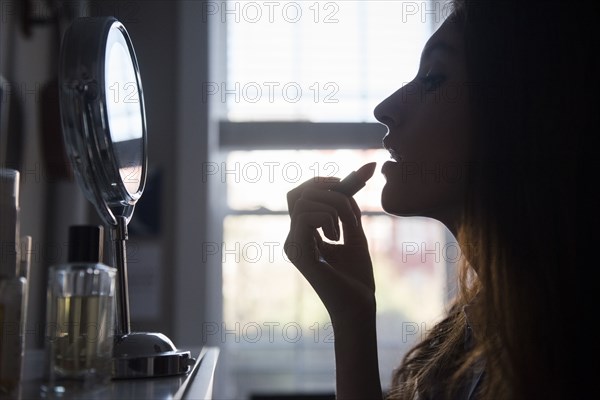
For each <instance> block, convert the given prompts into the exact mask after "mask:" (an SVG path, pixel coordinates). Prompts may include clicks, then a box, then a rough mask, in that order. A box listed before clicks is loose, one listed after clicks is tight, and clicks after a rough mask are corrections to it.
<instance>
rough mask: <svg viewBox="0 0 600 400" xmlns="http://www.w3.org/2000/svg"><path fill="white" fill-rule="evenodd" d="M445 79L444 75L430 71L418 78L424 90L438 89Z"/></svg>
mask: <svg viewBox="0 0 600 400" xmlns="http://www.w3.org/2000/svg"><path fill="white" fill-rule="evenodd" d="M445 80H446V77H445V76H444V75H439V74H438V75H435V74H430V73H428V74H427V75H425V76H424V77H422V78H420V79H419V81H420V82H421V85H423V87H424V88H425V91H426V92H433V91H434V90H436V89H438V88H439V87H440V86H442V84H443V83H444V81H445Z"/></svg>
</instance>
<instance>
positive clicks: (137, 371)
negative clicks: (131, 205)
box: [111, 216, 195, 379]
mask: <svg viewBox="0 0 600 400" xmlns="http://www.w3.org/2000/svg"><path fill="white" fill-rule="evenodd" d="M116 220H117V224H116V225H113V226H112V230H111V235H112V241H113V242H114V249H115V263H116V267H117V284H118V290H117V324H116V333H115V343H114V349H113V358H114V362H113V376H114V378H115V379H127V378H145V377H151V376H167V375H178V374H181V373H185V372H187V371H188V369H189V368H190V366H191V365H193V363H194V362H195V360H194V359H193V358H191V357H190V352H189V351H183V350H177V348H176V347H175V345H174V344H173V342H172V341H171V340H170V339H169V338H168V337H167V336H165V335H163V334H162V333H150V332H131V325H130V319H129V289H128V284H127V248H126V241H127V239H128V233H127V218H125V217H123V216H120V217H117V218H116Z"/></svg>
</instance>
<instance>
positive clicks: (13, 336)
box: [0, 168, 29, 393]
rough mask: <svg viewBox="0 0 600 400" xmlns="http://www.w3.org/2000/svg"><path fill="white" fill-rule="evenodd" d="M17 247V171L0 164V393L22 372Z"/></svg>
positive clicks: (22, 287)
mask: <svg viewBox="0 0 600 400" xmlns="http://www.w3.org/2000/svg"><path fill="white" fill-rule="evenodd" d="M28 243H29V242H28ZM20 250H21V246H20V237H19V171H17V170H13V169H5V168H0V393H12V392H13V391H14V390H15V388H16V387H17V385H18V384H19V382H20V381H21V378H22V374H23V357H24V354H25V340H24V335H23V332H24V327H25V321H26V315H27V312H26V311H27V278H26V277H25V276H22V275H23V274H24V273H25V272H26V271H25V270H23V271H21V270H22V267H27V266H22V265H21V255H20V253H21V252H20Z"/></svg>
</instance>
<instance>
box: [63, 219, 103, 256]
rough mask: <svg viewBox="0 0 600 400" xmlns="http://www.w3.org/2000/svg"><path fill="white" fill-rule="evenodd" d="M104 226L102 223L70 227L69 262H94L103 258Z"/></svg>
mask: <svg viewBox="0 0 600 400" xmlns="http://www.w3.org/2000/svg"><path fill="white" fill-rule="evenodd" d="M103 249H104V228H103V227H102V226H101V225H73V226H71V227H69V257H68V262H69V263H94V264H97V263H99V262H101V260H102V254H103Z"/></svg>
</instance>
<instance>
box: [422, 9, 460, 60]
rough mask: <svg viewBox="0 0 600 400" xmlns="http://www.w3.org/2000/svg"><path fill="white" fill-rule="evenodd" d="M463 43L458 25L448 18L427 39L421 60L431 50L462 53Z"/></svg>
mask: <svg viewBox="0 0 600 400" xmlns="http://www.w3.org/2000/svg"><path fill="white" fill-rule="evenodd" d="M462 47H463V41H462V35H461V31H460V29H459V26H458V24H457V23H456V22H455V21H454V20H453V19H451V18H448V19H446V20H445V21H444V23H442V25H440V27H439V28H438V29H437V30H436V31H435V33H434V34H433V35H432V36H431V37H430V38H429V40H428V41H427V43H426V44H425V47H424V48H423V54H422V56H423V58H424V57H426V56H428V55H429V54H430V53H431V52H432V51H433V50H436V49H440V48H441V49H444V50H448V51H452V52H460V51H462Z"/></svg>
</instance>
